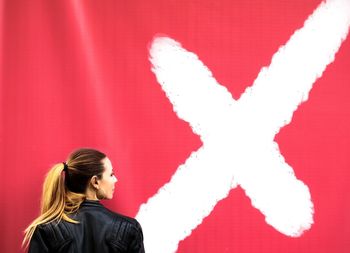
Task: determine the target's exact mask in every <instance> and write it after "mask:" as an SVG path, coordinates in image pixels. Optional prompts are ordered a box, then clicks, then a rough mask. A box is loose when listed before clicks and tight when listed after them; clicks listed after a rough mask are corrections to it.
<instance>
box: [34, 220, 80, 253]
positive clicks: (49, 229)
mask: <svg viewBox="0 0 350 253" xmlns="http://www.w3.org/2000/svg"><path fill="white" fill-rule="evenodd" d="M72 240H73V237H72V234H71V231H70V228H69V226H68V224H67V223H66V222H64V221H60V222H59V221H51V222H47V223H43V224H40V225H38V226H37V227H36V229H35V231H34V235H33V238H32V241H41V242H42V243H44V244H45V245H46V246H47V247H49V248H51V249H58V248H60V247H62V245H66V244H68V243H70V242H71V241H72Z"/></svg>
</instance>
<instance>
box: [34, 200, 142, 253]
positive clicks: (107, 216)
mask: <svg viewBox="0 0 350 253" xmlns="http://www.w3.org/2000/svg"><path fill="white" fill-rule="evenodd" d="M71 218H72V219H74V220H76V221H78V222H79V223H77V224H74V223H70V222H67V221H64V220H61V221H60V222H50V223H46V224H42V225H39V226H38V227H37V229H36V231H35V232H34V235H33V237H32V240H31V243H30V247H29V253H39V252H57V253H58V252H65V253H80V252H83V253H90V252H91V253H92V252H99V253H105V252H106V253H107V252H108V253H109V252H120V253H122V252H130V253H131V252H140V253H141V252H144V248H143V235H142V230H141V227H140V225H139V223H138V222H137V221H136V220H135V219H133V218H129V217H126V216H122V215H120V214H117V213H114V212H111V211H110V210H108V209H106V208H105V207H104V206H103V205H102V204H101V203H100V202H99V201H91V200H87V201H84V202H83V203H82V204H81V206H80V208H79V210H78V211H77V212H76V213H75V214H73V215H71Z"/></svg>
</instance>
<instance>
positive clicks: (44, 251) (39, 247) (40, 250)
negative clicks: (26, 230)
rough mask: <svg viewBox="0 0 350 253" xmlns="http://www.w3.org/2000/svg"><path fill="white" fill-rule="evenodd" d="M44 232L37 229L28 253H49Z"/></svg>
mask: <svg viewBox="0 0 350 253" xmlns="http://www.w3.org/2000/svg"><path fill="white" fill-rule="evenodd" d="M42 232H43V231H42V230H41V229H40V228H39V227H37V228H36V229H35V231H34V234H33V237H32V239H31V240H30V243H29V249H28V253H48V252H49V249H48V245H47V244H46V242H45V240H44V238H45V237H44V236H43V234H42Z"/></svg>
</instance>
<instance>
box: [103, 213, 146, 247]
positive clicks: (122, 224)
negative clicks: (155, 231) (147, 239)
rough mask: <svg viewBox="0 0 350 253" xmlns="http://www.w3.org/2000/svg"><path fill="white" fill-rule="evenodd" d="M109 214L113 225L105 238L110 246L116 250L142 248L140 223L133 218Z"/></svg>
mask: <svg viewBox="0 0 350 253" xmlns="http://www.w3.org/2000/svg"><path fill="white" fill-rule="evenodd" d="M110 212H111V211H110ZM111 213H112V216H113V224H112V228H111V232H110V233H109V236H108V238H107V240H108V241H109V242H110V244H111V245H112V246H113V247H114V248H116V249H118V250H125V249H130V248H134V247H136V248H141V247H142V248H143V233H142V228H141V225H140V223H139V222H138V221H137V220H136V219H135V218H132V217H129V216H126V215H122V214H120V213H116V212H111ZM140 252H141V251H140Z"/></svg>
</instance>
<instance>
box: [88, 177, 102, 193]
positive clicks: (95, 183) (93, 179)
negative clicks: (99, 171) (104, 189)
mask: <svg viewBox="0 0 350 253" xmlns="http://www.w3.org/2000/svg"><path fill="white" fill-rule="evenodd" d="M90 184H91V185H92V187H93V188H95V189H96V190H98V189H99V188H100V185H99V181H98V178H97V176H93V177H91V179H90Z"/></svg>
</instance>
